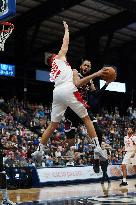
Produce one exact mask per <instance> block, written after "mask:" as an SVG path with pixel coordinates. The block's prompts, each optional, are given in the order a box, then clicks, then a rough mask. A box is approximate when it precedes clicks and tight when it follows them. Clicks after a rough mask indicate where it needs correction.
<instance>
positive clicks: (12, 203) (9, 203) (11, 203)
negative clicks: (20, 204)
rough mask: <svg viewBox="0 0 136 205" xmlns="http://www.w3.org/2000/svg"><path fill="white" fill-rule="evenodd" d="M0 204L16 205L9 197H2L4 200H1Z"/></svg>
mask: <svg viewBox="0 0 136 205" xmlns="http://www.w3.org/2000/svg"><path fill="white" fill-rule="evenodd" d="M1 205H16V203H14V202H12V201H10V200H9V199H4V200H3V201H2V202H1Z"/></svg>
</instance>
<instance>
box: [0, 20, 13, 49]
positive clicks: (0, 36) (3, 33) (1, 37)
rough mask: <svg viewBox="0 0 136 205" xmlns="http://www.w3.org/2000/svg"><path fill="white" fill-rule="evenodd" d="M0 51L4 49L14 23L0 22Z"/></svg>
mask: <svg viewBox="0 0 136 205" xmlns="http://www.w3.org/2000/svg"><path fill="white" fill-rule="evenodd" d="M0 26H1V29H0V51H4V45H5V42H6V40H7V38H8V37H9V36H10V35H11V33H12V31H13V29H14V25H13V24H12V23H9V22H0Z"/></svg>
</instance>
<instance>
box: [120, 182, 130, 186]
mask: <svg viewBox="0 0 136 205" xmlns="http://www.w3.org/2000/svg"><path fill="white" fill-rule="evenodd" d="M127 185H128V183H127V182H123V181H122V182H121V184H120V185H119V186H127Z"/></svg>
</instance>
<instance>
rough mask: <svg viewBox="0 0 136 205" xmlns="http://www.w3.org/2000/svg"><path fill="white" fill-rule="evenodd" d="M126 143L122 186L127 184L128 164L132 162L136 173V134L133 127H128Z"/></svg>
mask: <svg viewBox="0 0 136 205" xmlns="http://www.w3.org/2000/svg"><path fill="white" fill-rule="evenodd" d="M124 145H125V151H126V154H125V156H124V159H123V161H122V166H121V168H122V172H123V180H122V183H121V184H120V186H127V185H128V183H127V180H126V177H127V169H126V166H127V165H129V164H132V165H133V167H134V170H135V173H136V135H134V132H133V130H132V128H128V130H127V136H125V137H124Z"/></svg>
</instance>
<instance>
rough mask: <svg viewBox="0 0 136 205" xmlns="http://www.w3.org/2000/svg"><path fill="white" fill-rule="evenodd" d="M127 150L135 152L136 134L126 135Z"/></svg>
mask: <svg viewBox="0 0 136 205" xmlns="http://www.w3.org/2000/svg"><path fill="white" fill-rule="evenodd" d="M124 144H125V151H127V152H133V151H134V150H135V146H136V136H135V135H132V136H131V137H128V136H125V137H124Z"/></svg>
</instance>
